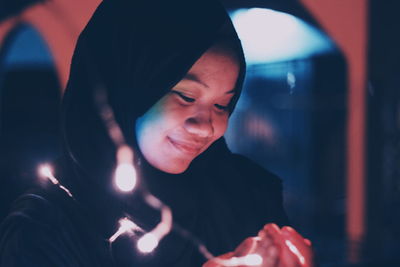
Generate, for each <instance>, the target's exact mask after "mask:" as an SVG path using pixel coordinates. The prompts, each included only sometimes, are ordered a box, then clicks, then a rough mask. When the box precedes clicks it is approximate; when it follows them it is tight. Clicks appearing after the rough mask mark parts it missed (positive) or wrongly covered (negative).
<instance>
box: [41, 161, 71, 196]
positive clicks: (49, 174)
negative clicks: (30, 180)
mask: <svg viewBox="0 0 400 267" xmlns="http://www.w3.org/2000/svg"><path fill="white" fill-rule="evenodd" d="M39 176H41V177H44V178H47V179H49V180H50V181H51V182H52V183H53V184H55V185H57V186H58V187H59V188H61V189H62V190H64V191H65V192H66V193H67V194H68V195H69V196H70V197H72V198H74V197H73V196H72V194H71V192H70V191H69V190H68V189H67V188H65V187H64V186H63V185H62V184H60V182H59V181H58V180H57V178H56V177H54V175H53V171H52V167H51V166H50V165H49V164H43V165H41V166H39Z"/></svg>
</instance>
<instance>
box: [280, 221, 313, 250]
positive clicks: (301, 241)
mask: <svg viewBox="0 0 400 267" xmlns="http://www.w3.org/2000/svg"><path fill="white" fill-rule="evenodd" d="M282 236H283V237H284V238H285V239H287V237H290V238H291V241H292V242H293V243H294V245H295V246H296V247H299V248H300V249H302V250H307V249H309V248H310V246H311V241H310V240H308V239H306V238H304V237H302V236H301V235H300V234H299V233H298V232H297V231H296V230H294V229H293V228H292V227H290V226H285V227H283V228H282Z"/></svg>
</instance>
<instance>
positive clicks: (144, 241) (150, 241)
mask: <svg viewBox="0 0 400 267" xmlns="http://www.w3.org/2000/svg"><path fill="white" fill-rule="evenodd" d="M158 242H159V241H158V239H157V237H156V236H155V235H153V234H152V233H147V234H145V235H144V236H143V237H142V238H140V239H139V241H138V243H137V248H138V249H139V251H140V252H142V253H150V252H152V251H153V250H154V249H155V248H156V247H157V246H158Z"/></svg>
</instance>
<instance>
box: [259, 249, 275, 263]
mask: <svg viewBox="0 0 400 267" xmlns="http://www.w3.org/2000/svg"><path fill="white" fill-rule="evenodd" d="M259 254H262V255H260V256H261V257H262V258H263V263H262V265H261V266H262V267H272V266H273V267H275V266H277V263H278V260H279V254H280V249H279V248H277V247H276V246H271V247H269V248H268V249H266V251H265V253H259Z"/></svg>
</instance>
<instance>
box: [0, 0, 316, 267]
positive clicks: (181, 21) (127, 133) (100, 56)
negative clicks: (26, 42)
mask: <svg viewBox="0 0 400 267" xmlns="http://www.w3.org/2000/svg"><path fill="white" fill-rule="evenodd" d="M149 2H150V1H149ZM149 2H148V1H131V0H104V1H103V2H102V4H101V5H100V6H99V7H98V9H97V10H96V12H95V14H94V15H93V17H92V18H91V20H90V21H89V23H88V25H87V26H86V28H85V29H84V31H83V32H82V33H81V35H80V37H79V40H78V42H77V46H76V49H75V52H74V56H73V60H72V64H71V72H70V73H71V74H70V78H69V81H68V85H67V88H66V92H65V95H64V98H63V104H62V133H63V152H64V154H63V157H62V158H60V159H59V160H58V162H56V166H55V167H56V168H55V173H54V175H53V174H52V173H50V174H48V176H49V177H48V178H51V179H50V181H51V182H52V183H48V184H45V185H43V186H42V187H41V188H39V189H36V190H35V191H33V192H32V193H30V194H26V195H24V196H22V197H21V198H20V199H18V201H17V202H16V205H15V207H14V210H13V212H12V213H11V214H10V215H9V216H8V217H7V219H6V220H5V222H4V223H3V225H2V227H1V230H0V265H1V266H10V267H11V266H107V267H110V266H141V267H143V266H145V267H146V266H157V267H160V266H177V267H179V266H181V267H189V266H190V267H192V266H193V267H196V266H202V265H203V264H205V263H206V262H207V260H209V259H210V258H212V255H219V254H222V253H226V252H229V251H232V253H230V254H226V255H228V257H227V256H224V257H223V258H216V259H214V260H212V261H208V263H206V264H208V265H207V266H238V265H252V264H254V262H253V261H252V262H249V259H253V260H254V259H256V261H255V262H256V263H257V264H259V263H261V262H262V265H260V266H263V267H265V266H278V265H279V266H296V264H302V263H304V262H306V263H307V264H306V266H309V265H310V264H309V259H310V256H309V255H310V253H308V252H310V248H309V243H307V242H305V241H304V240H303V238H302V237H301V236H300V235H298V234H297V233H295V231H294V230H291V228H284V229H282V231H281V230H280V228H278V227H277V226H276V225H274V224H268V226H267V227H265V228H263V225H264V224H266V223H276V224H278V225H285V224H287V218H286V214H285V212H284V209H283V205H282V186H281V181H280V179H279V178H278V177H276V176H275V175H273V174H271V173H270V172H268V171H266V170H264V169H262V168H261V167H260V166H258V165H257V164H255V163H253V162H251V161H250V160H248V159H246V158H245V157H242V156H239V155H235V154H232V153H231V152H230V151H229V149H228V148H227V146H226V143H225V140H224V138H223V134H224V133H225V130H226V127H227V123H228V118H229V116H230V114H231V113H232V112H233V110H234V107H235V104H236V102H237V100H238V97H239V95H240V90H241V86H242V83H243V78H244V72H245V62H244V57H243V51H242V48H241V45H240V40H239V39H238V37H237V35H236V32H235V30H234V28H233V26H232V23H231V21H230V19H229V17H228V15H227V13H226V11H225V10H224V9H223V7H222V6H221V5H220V4H219V3H218V2H216V1H214V0H203V1H187V0H172V1H164V0H155V1H151V2H150V3H149ZM149 10H152V13H151V14H149V13H148V12H149ZM205 14H207V19H204V16H205ZM150 15H151V16H150ZM116 140H117V141H116ZM121 147H122V149H121ZM121 151H122V152H121ZM132 151H133V152H134V153H132ZM122 154H123V155H125V156H127V157H126V158H127V159H125V158H124V159H123V160H122V161H123V164H120V156H121V155H122ZM132 154H134V156H133V155H132ZM121 157H122V156H121ZM133 166H134V167H135V169H134V168H133ZM121 167H123V168H121ZM114 173H116V176H119V174H120V173H124V174H126V173H128V174H130V175H132V177H133V176H134V174H135V175H136V174H137V177H138V183H137V185H136V186H137V187H138V188H137V190H136V191H133V192H131V190H130V189H132V188H133V187H134V186H135V183H131V184H129V185H123V186H121V187H122V189H123V190H122V191H123V192H121V191H118V190H115V188H116V187H115V186H114V185H115V184H114V180H113V174H114ZM131 181H136V180H133V179H132V180H131ZM121 187H120V189H121ZM125 189H127V190H125ZM149 192H150V193H151V194H152V195H151V194H150V193H149ZM154 196H155V197H154ZM159 209H161V210H162V211H161V214H160V212H159ZM172 219H173V223H174V227H172V230H173V231H172V232H171V233H169V234H168V235H166V234H167V233H168V232H169V229H171V227H170V226H171V224H172ZM160 220H161V221H167V222H168V223H166V224H161V226H160V224H159V221H160ZM166 225H167V226H166ZM260 229H262V230H261V231H260ZM153 230H154V231H153ZM258 231H260V232H259V234H258V237H254V238H250V239H248V240H247V241H245V242H244V243H242V245H240V246H239V247H238V248H237V249H236V250H235V248H236V247H237V246H238V245H239V244H240V243H241V242H242V241H243V240H244V239H245V238H246V237H249V236H255V235H257V233H258ZM188 236H190V237H192V238H188ZM193 237H196V238H193ZM288 240H289V241H290V242H289V241H288ZM189 241H192V242H189ZM285 241H288V242H285ZM199 242H201V243H200V244H201V245H199ZM136 244H137V245H138V246H137V247H135V245H136ZM286 244H291V247H289V246H287V245H286ZM199 246H200V249H199ZM293 247H294V248H296V249H297V251H300V252H301V253H303V254H299V255H300V256H301V257H305V258H306V261H301V257H298V256H297V254H293V253H292V252H291V251H293ZM153 249H155V250H154V251H153V253H151V254H143V253H144V252H150V251H152V250H153ZM204 256H205V257H206V258H204ZM242 256H244V257H242ZM247 256H248V257H247ZM209 264H211V265H209Z"/></svg>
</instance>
